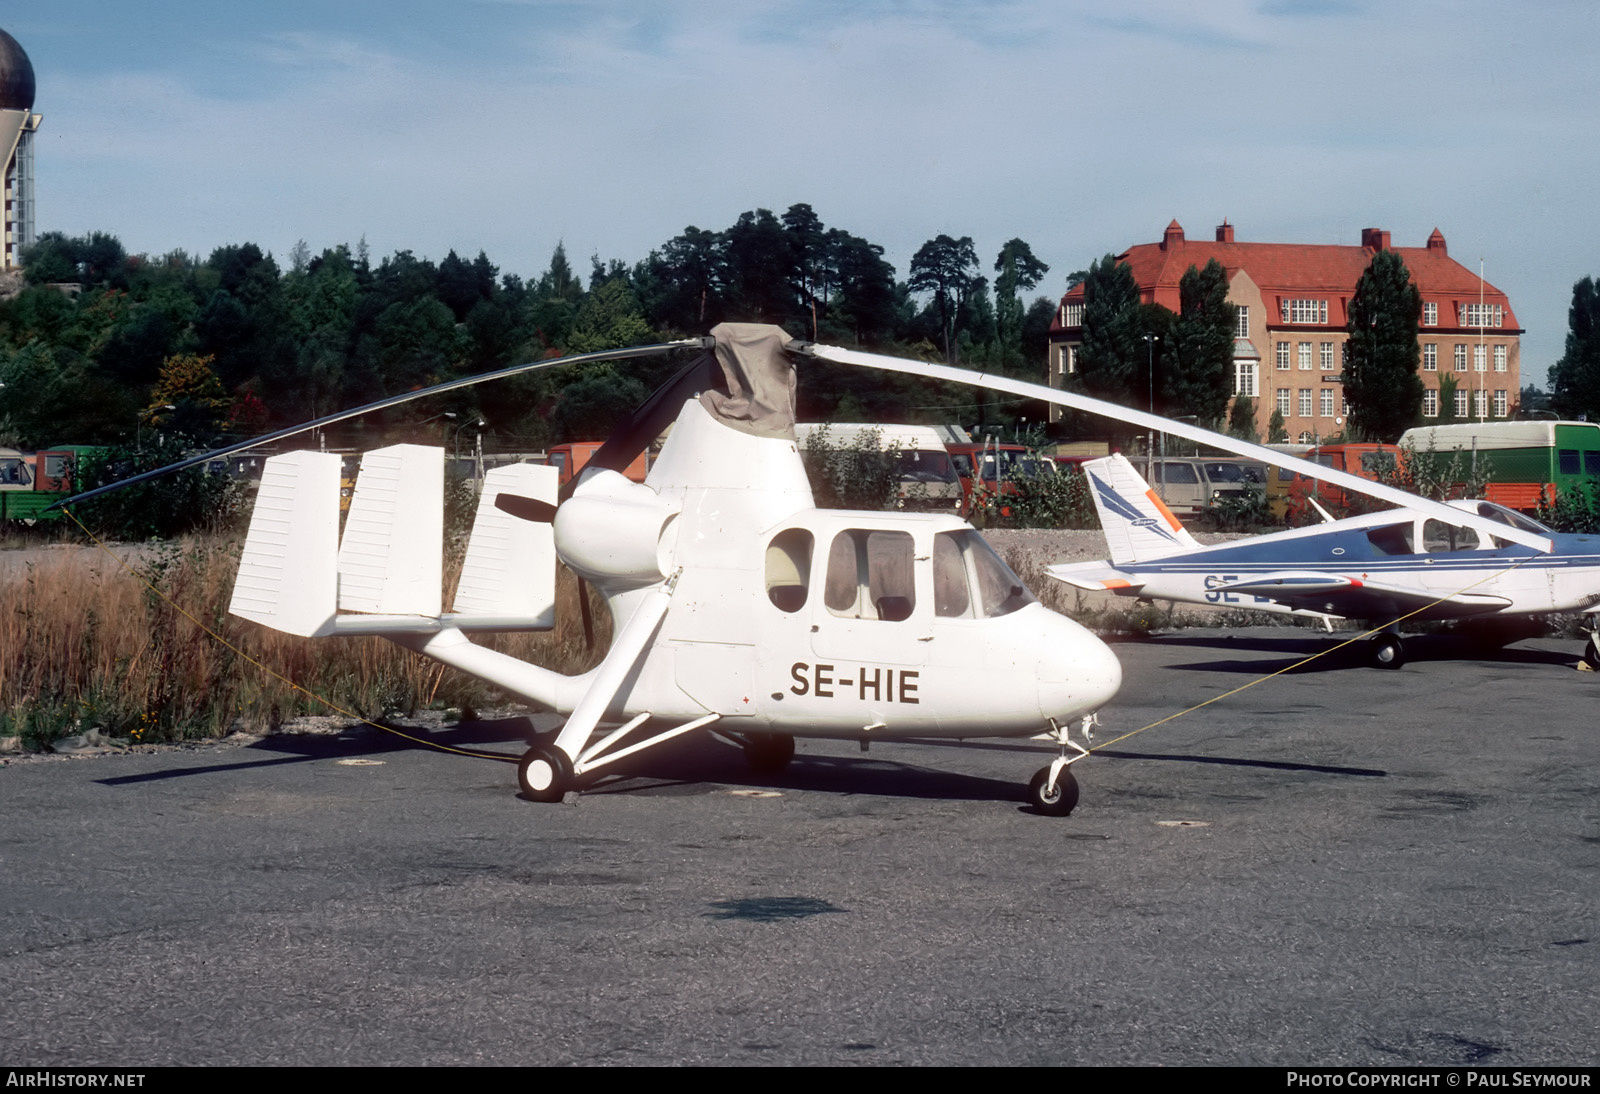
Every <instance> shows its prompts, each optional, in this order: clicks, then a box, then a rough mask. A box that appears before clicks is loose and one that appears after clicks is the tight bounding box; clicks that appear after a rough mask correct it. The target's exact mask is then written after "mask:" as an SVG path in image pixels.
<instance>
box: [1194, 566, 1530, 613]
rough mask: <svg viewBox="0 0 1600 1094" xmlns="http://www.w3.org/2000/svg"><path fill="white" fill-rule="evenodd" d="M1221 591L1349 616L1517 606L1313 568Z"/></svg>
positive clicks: (1490, 596)
mask: <svg viewBox="0 0 1600 1094" xmlns="http://www.w3.org/2000/svg"><path fill="white" fill-rule="evenodd" d="M1217 591H1218V592H1230V593H1249V594H1251V595H1252V596H1263V597H1266V598H1267V599H1269V600H1275V601H1277V602H1278V603H1280V604H1285V605H1288V606H1290V607H1294V608H1303V609H1305V610H1307V611H1313V612H1322V613H1324V614H1327V615H1341V616H1344V617H1346V618H1363V617H1367V616H1377V615H1383V614H1385V613H1387V612H1390V611H1394V610H1396V609H1398V610H1401V611H1415V610H1416V609H1418V608H1427V607H1433V606H1437V607H1439V608H1447V609H1449V613H1448V614H1450V615H1451V616H1460V615H1475V614H1479V613H1483V612H1494V611H1499V610H1501V609H1502V608H1507V607H1510V606H1511V600H1510V598H1508V597H1504V596H1496V595H1494V594H1491V593H1480V592H1473V591H1471V590H1467V591H1463V592H1450V593H1441V592H1440V591H1439V590H1435V589H1424V588H1422V587H1421V586H1420V585H1400V584H1396V583H1394V582H1392V581H1371V580H1368V579H1364V578H1354V577H1346V576H1344V575H1342V574H1326V573H1317V572H1315V571H1311V570H1278V571H1275V572H1273V573H1266V574H1256V575H1254V576H1252V577H1251V578H1249V579H1248V580H1245V581H1230V582H1228V583H1227V584H1226V585H1218V586H1217Z"/></svg>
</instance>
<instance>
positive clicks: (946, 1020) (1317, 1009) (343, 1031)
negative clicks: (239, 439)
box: [0, 629, 1600, 1068]
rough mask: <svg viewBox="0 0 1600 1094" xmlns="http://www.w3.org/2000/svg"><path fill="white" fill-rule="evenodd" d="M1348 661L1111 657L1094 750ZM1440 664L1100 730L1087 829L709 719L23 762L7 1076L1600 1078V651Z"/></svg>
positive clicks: (1261, 655) (1233, 650)
mask: <svg viewBox="0 0 1600 1094" xmlns="http://www.w3.org/2000/svg"><path fill="white" fill-rule="evenodd" d="M1331 641H1332V640H1330V639H1328V638H1327V637H1325V636H1319V635H1315V634H1312V633H1311V632H1306V631H1294V630H1283V629H1255V630H1247V631H1240V632H1236V633H1234V634H1231V635H1230V634H1228V633H1225V632H1220V631H1193V630H1191V631H1183V632H1178V633H1176V634H1174V635H1171V636H1167V637H1162V638H1157V639H1154V640H1150V641H1144V642H1137V643H1124V644H1120V645H1118V646H1117V651H1118V654H1119V656H1120V657H1121V658H1122V660H1123V663H1124V666H1125V668H1126V682H1125V684H1124V687H1123V690H1122V694H1121V696H1120V697H1119V699H1118V700H1117V701H1116V703H1115V704H1114V705H1113V706H1112V707H1110V708H1108V709H1107V711H1106V712H1105V715H1104V725H1103V726H1102V728H1101V730H1100V732H1099V739H1100V740H1101V741H1109V740H1110V739H1111V738H1113V737H1115V736H1117V735H1118V734H1120V733H1124V732H1127V731H1129V730H1132V729H1137V728H1138V727H1140V726H1144V725H1146V724H1148V723H1150V722H1153V721H1155V720H1157V719H1158V718H1161V717H1164V716H1166V715H1169V714H1172V713H1174V712H1176V711H1178V710H1181V709H1183V708H1184V707H1187V706H1189V705H1192V704H1194V703H1197V702H1202V701H1204V700H1206V699H1211V698H1215V697H1217V696H1219V695H1222V694H1223V693H1225V692H1227V691H1228V690H1230V689H1232V688H1234V687H1237V686H1239V685H1242V684H1246V683H1248V682H1249V681H1251V680H1254V679H1256V678H1257V677H1259V676H1261V675H1262V674H1264V673H1266V672H1271V671H1274V670H1276V669H1279V668H1283V667H1285V666H1287V665H1289V664H1292V663H1293V662H1294V661H1295V660H1296V659H1297V658H1298V656H1300V655H1303V654H1304V653H1307V652H1314V651H1316V650H1318V649H1324V648H1326V647H1327V646H1329V645H1330V644H1331ZM1409 652H1410V653H1411V656H1412V661H1411V663H1410V664H1409V665H1407V666H1406V667H1405V668H1404V669H1402V670H1400V671H1385V670H1380V669H1374V668H1367V667H1364V666H1362V665H1360V664H1359V663H1358V662H1359V657H1358V655H1356V654H1355V653H1352V652H1347V653H1345V654H1339V655H1334V656H1331V657H1327V658H1323V659H1322V660H1319V661H1317V662H1314V663H1313V664H1312V665H1311V666H1308V667H1307V668H1305V669H1302V670H1299V671H1297V672H1295V673H1292V674H1289V675H1285V676H1280V677H1277V678H1275V679H1272V680H1270V681H1268V682H1266V683H1263V684H1261V685H1259V686H1257V687H1254V688H1251V689H1249V690H1247V691H1244V692H1241V693H1239V694H1235V695H1231V696H1228V697H1226V698H1222V699H1220V700H1218V701H1217V702H1215V703H1213V704H1212V705H1210V706H1207V707H1205V708H1203V709H1201V710H1198V711H1195V712H1193V713H1190V714H1187V715H1184V716H1183V717H1180V718H1178V719H1176V720H1174V721H1170V722H1167V723H1166V724H1164V725H1161V726H1158V727H1156V728H1153V729H1150V730H1148V731H1146V732H1143V733H1140V734H1138V735H1137V736H1134V737H1132V738H1129V739H1127V740H1124V741H1121V742H1118V743H1116V744H1112V745H1109V746H1108V747H1106V748H1105V749H1104V750H1103V751H1100V752H1097V753H1096V755H1095V756H1094V757H1093V758H1091V759H1089V760H1087V761H1084V762H1082V763H1080V764H1078V765H1077V766H1076V768H1075V770H1076V771H1077V772H1078V777H1079V780H1080V782H1081V784H1082V798H1081V801H1080V803H1079V806H1078V809H1077V811H1076V812H1075V813H1074V814H1073V815H1072V816H1071V817H1068V818H1064V819H1052V818H1047V817H1041V816H1037V815H1035V814H1034V813H1033V812H1032V811H1031V810H1030V809H1029V808H1028V807H1026V806H1025V805H1024V804H1023V790H1024V784H1025V782H1026V780H1027V779H1028V777H1029V776H1030V775H1031V774H1032V773H1033V772H1034V771H1035V770H1037V769H1038V767H1039V766H1041V765H1042V764H1043V763H1044V762H1046V761H1047V760H1048V759H1049V758H1050V756H1051V754H1052V753H1051V751H1050V750H1049V749H1048V748H1047V747H1045V746H1043V745H1040V744H1038V743H1035V742H1029V741H995V740H989V741H976V742H972V743H969V744H965V745H955V744H931V743H913V744H886V745H879V746H875V747H874V748H873V749H872V751H871V752H869V753H862V752H860V751H859V750H858V749H857V747H856V746H854V745H851V744H838V743H825V742H815V741H801V742H800V745H799V754H798V756H797V758H796V760H795V762H794V764H793V765H792V766H791V767H790V768H789V769H788V770H787V771H786V772H784V773H783V774H782V775H780V776H777V777H770V778H763V777H760V776H755V775H752V774H751V773H750V772H749V771H748V770H747V769H746V767H745V765H744V762H743V759H742V756H741V754H740V753H739V751H738V750H737V749H736V748H734V747H733V746H731V745H728V744H726V743H723V742H721V741H718V740H715V739H712V738H709V737H705V736H701V735H692V736H691V737H690V738H685V739H683V740H681V741H678V742H674V743H673V744H672V745H670V746H668V747H667V748H666V749H664V750H661V751H657V752H655V753H651V754H647V755H645V756H643V757H641V758H639V760H638V761H637V763H635V765H634V767H633V768H632V769H631V774H630V775H629V777H627V778H623V779H620V780H616V779H614V780H612V781H610V782H607V783H602V784H601V785H598V786H596V787H594V788H593V789H591V790H590V791H589V792H588V793H585V794H583V795H582V796H581V797H578V798H577V799H576V801H575V803H573V804H562V805H538V804H534V803H530V802H526V801H523V800H521V799H520V798H519V796H518V795H517V791H516V781H515V780H516V776H515V769H514V768H512V767H511V766H510V765H504V764H496V763H491V762H484V761H478V760H469V759H462V758H458V757H453V756H449V755H445V754H440V753H436V752H432V751H428V750H423V749H419V748H416V747H412V746H404V745H396V744H395V743H393V742H391V741H390V740H389V739H386V738H384V737H382V736H381V735H380V734H378V733H377V732H376V731H374V730H370V729H365V728H357V729H352V730H349V731H347V732H345V733H343V734H341V735H338V736H331V737H276V738H270V739H268V740H265V741H263V742H261V743H259V744H257V745H254V746H252V747H248V748H240V747H229V746H221V745H219V746H206V747H202V748H198V749H194V750H177V749H173V750H166V751H162V752H159V753H155V754H118V755H108V756H99V757H92V758H81V759H62V760H38V761H28V762H22V763H16V764H12V765H10V766H7V767H5V768H4V769H0V819H3V823H4V825H5V835H4V839H3V841H0V983H3V985H4V990H3V991H0V1065H11V1066H19V1065H20V1066H47V1065H98V1066H108V1067H119V1068H128V1067H136V1066H140V1065H146V1066H148V1065H161V1064H180V1065H197V1064H472V1063H489V1064H547V1065H548V1064H671V1063H686V1064H840V1063H844V1064H858V1065H872V1064H1269V1065H1312V1064H1327V1065H1411V1064H1416V1065H1480V1066H1495V1065H1558V1064H1559V1065H1594V1064H1595V1063H1596V1062H1597V1056H1600V1049H1597V1041H1596V1035H1595V1031H1596V1030H1597V1029H1600V993H1597V992H1596V991H1595V984H1596V982H1597V976H1596V973H1597V964H1600V963H1597V954H1600V924H1597V922H1596V906H1597V901H1596V898H1597V896H1600V875H1597V867H1600V792H1597V787H1600V760H1597V755H1600V748H1597V745H1600V717H1597V716H1596V711H1597V709H1600V704H1597V700H1600V674H1594V673H1586V672H1577V671H1575V670H1574V665H1575V663H1576V659H1577V654H1578V652H1579V644H1578V642H1576V641H1574V640H1556V639H1548V640H1546V639H1541V640H1530V641H1525V642H1521V643H1518V644H1517V645H1514V646H1511V647H1509V648H1507V649H1504V650H1497V651H1492V652H1486V651H1484V650H1482V649H1478V648H1475V647H1472V646H1470V645H1468V644H1466V643H1465V641H1464V640H1461V639H1457V638H1451V637H1446V636H1439V637H1432V638H1429V637H1424V638H1419V639H1414V640H1411V641H1410V643H1409ZM974 686H981V681H975V682H974ZM527 731H528V726H527V723H526V722H524V721H522V720H520V719H508V720H503V721H497V722H477V723H471V724H468V725H464V726H460V727H455V728H452V729H449V730H441V731H437V732H435V733H434V734H433V737H434V738H435V739H438V740H440V741H445V742H448V743H451V744H473V745H480V746H484V747H490V748H498V749H502V750H504V751H506V752H507V753H513V752H517V751H520V749H521V748H522V747H524V742H525V739H526V734H527Z"/></svg>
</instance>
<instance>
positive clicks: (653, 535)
mask: <svg viewBox="0 0 1600 1094" xmlns="http://www.w3.org/2000/svg"><path fill="white" fill-rule="evenodd" d="M678 511H679V510H678V506H677V505H675V504H672V503H669V502H667V501H664V500H663V499H662V498H661V496H660V495H659V494H657V493H656V492H655V491H654V490H652V489H650V488H649V487H648V486H644V485H641V484H640V483H636V482H630V481H629V480H628V479H627V478H626V477H624V476H623V475H620V474H618V473H617V472H615V471H588V472H585V474H584V476H583V478H582V479H581V480H580V481H579V483H578V486H577V488H576V489H575V490H574V491H573V493H572V496H571V497H570V498H568V499H567V500H566V501H564V502H562V503H561V507H560V508H559V509H557V510H556V517H555V536H556V553H557V554H559V555H560V556H561V561H562V562H564V563H566V564H567V567H568V568H569V569H570V570H572V571H573V572H574V573H576V574H577V575H578V576H580V577H582V578H584V579H585V580H587V581H590V582H593V583H594V584H595V585H596V586H598V587H599V588H601V589H602V590H608V591H613V592H620V591H623V590H627V589H639V588H643V587H645V586H647V585H654V584H656V583H657V582H659V581H664V580H665V579H666V577H667V575H668V574H669V573H671V572H672V569H673V556H674V554H675V551H676V547H677V541H678V523H677V519H678Z"/></svg>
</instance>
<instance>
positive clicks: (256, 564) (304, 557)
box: [228, 452, 339, 637]
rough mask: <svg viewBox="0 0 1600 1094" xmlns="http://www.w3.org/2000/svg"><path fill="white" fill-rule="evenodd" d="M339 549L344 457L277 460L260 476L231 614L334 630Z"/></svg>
mask: <svg viewBox="0 0 1600 1094" xmlns="http://www.w3.org/2000/svg"><path fill="white" fill-rule="evenodd" d="M338 551H339V457H338V456H337V455H335V454H334V453H331V452H289V453H286V454H285V455H282V456H274V457H272V458H271V459H269V460H268V461H267V463H266V467H265V468H264V469H263V471H262V473H261V486H260V489H259V490H257V492H256V504H255V508H254V509H253V510H252V511H251V513H250V531H249V534H248V535H247V536H246V537H245V541H244V551H243V553H242V554H241V556H240V558H239V575H238V577H237V578H235V579H234V583H233V600H232V601H231V602H230V603H229V605H228V611H229V612H230V613H231V614H233V615H237V616H239V617H240V618H242V619H249V620H251V621H252V622H256V623H260V624H261V625H262V626H265V627H271V628H272V629H274V630H279V631H284V632H286V633H288V634H298V635H303V636H306V637H310V636H312V635H316V634H328V633H331V631H332V628H333V617H334V613H335V607H336V603H337V601H338V595H339V579H338V571H337V569H336V568H335V567H336V560H337V556H338Z"/></svg>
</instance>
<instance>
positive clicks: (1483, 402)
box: [1472, 387, 1489, 418]
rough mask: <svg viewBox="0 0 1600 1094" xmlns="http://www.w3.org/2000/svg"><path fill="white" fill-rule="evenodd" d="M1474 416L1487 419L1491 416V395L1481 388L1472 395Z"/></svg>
mask: <svg viewBox="0 0 1600 1094" xmlns="http://www.w3.org/2000/svg"><path fill="white" fill-rule="evenodd" d="M1472 402H1473V404H1474V405H1473V408H1472V416H1473V417H1474V418H1487V417H1488V416H1489V414H1488V411H1489V393H1488V392H1487V391H1485V390H1483V388H1481V387H1480V388H1479V389H1478V390H1477V391H1474V392H1473V393H1472Z"/></svg>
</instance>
